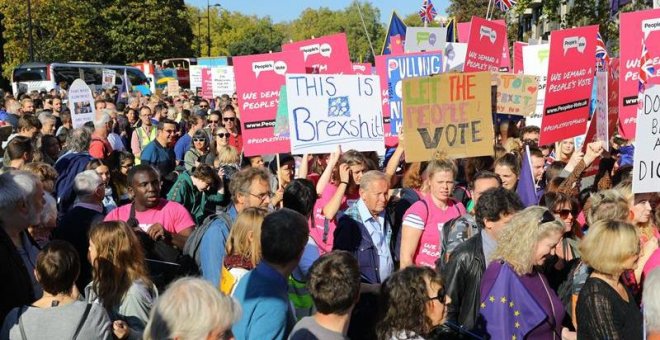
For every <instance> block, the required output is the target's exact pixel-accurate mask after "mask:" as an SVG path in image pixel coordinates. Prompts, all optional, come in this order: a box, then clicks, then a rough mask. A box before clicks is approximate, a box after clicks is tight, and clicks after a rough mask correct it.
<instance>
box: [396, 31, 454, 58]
mask: <svg viewBox="0 0 660 340" xmlns="http://www.w3.org/2000/svg"><path fill="white" fill-rule="evenodd" d="M446 40H447V29H446V28H444V27H408V28H407V29H406V41H405V46H404V50H405V51H406V52H430V51H442V49H444V47H445V42H446Z"/></svg>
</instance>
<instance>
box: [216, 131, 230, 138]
mask: <svg viewBox="0 0 660 340" xmlns="http://www.w3.org/2000/svg"><path fill="white" fill-rule="evenodd" d="M216 136H218V137H220V138H229V136H231V134H230V133H229V132H227V133H222V132H221V133H218V134H216Z"/></svg>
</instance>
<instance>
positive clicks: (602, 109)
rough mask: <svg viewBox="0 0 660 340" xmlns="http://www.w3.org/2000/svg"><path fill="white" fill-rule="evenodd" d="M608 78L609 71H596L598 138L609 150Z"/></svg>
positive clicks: (606, 149)
mask: <svg viewBox="0 0 660 340" xmlns="http://www.w3.org/2000/svg"><path fill="white" fill-rule="evenodd" d="M607 78H608V77H607V71H598V72H596V114H595V115H594V116H595V117H596V140H599V141H602V142H603V148H604V149H605V151H608V152H609V151H610V143H609V139H610V137H609V127H608V123H609V119H608V117H607V112H608V110H607V105H608V97H607ZM592 124H593V122H592Z"/></svg>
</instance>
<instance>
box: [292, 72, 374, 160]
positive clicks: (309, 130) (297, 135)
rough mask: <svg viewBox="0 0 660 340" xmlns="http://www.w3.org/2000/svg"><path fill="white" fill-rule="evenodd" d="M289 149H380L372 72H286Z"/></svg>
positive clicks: (313, 151)
mask: <svg viewBox="0 0 660 340" xmlns="http://www.w3.org/2000/svg"><path fill="white" fill-rule="evenodd" d="M286 89H287V106H288V111H289V123H290V124H289V126H290V131H289V135H290V140H291V152H292V153H294V154H304V153H307V154H319V153H329V152H332V151H334V150H335V149H336V148H337V145H341V146H342V148H343V149H345V150H349V149H354V150H358V151H376V152H378V153H379V154H383V153H384V152H385V139H384V138H385V135H384V129H383V114H382V107H381V102H380V82H379V79H378V77H377V76H366V75H307V74H287V76H286Z"/></svg>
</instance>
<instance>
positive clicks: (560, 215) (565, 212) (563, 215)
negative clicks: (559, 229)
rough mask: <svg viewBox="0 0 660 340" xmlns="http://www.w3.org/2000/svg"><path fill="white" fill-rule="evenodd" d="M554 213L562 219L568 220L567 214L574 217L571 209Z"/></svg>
mask: <svg viewBox="0 0 660 340" xmlns="http://www.w3.org/2000/svg"><path fill="white" fill-rule="evenodd" d="M554 213H555V214H557V215H559V217H561V218H562V219H564V218H568V215H569V214H570V215H573V217H575V214H574V213H573V210H571V209H561V210H555V211H554Z"/></svg>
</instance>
